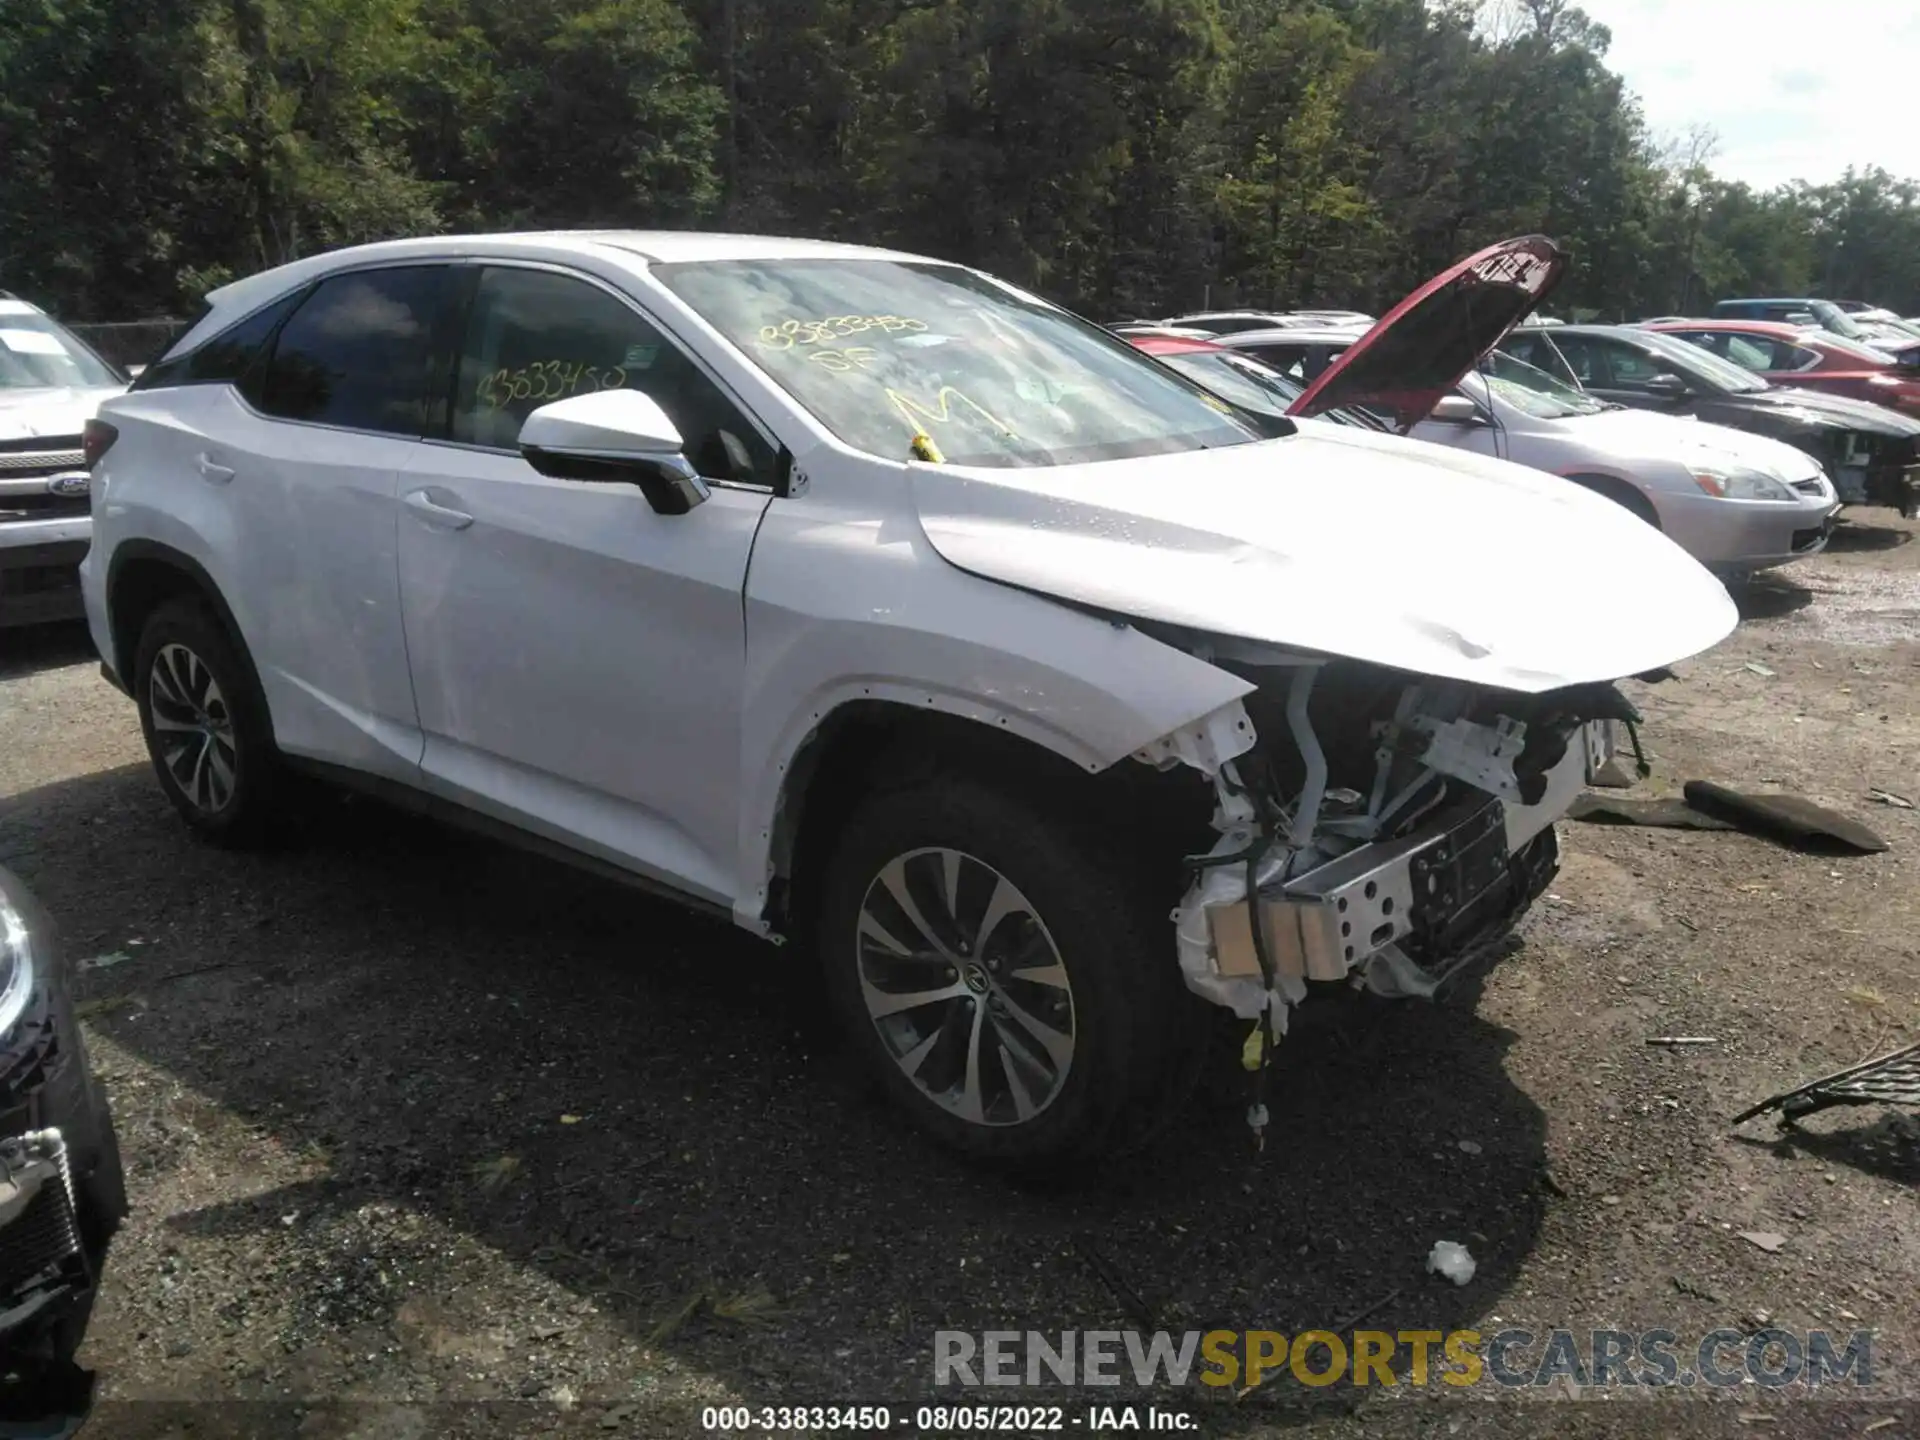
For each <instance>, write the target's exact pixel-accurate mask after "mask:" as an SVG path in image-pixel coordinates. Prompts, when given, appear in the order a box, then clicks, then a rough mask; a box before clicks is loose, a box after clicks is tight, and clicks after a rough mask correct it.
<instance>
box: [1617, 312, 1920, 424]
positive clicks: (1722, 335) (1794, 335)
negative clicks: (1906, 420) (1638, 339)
mask: <svg viewBox="0 0 1920 1440" xmlns="http://www.w3.org/2000/svg"><path fill="white" fill-rule="evenodd" d="M1642 328H1645V329H1648V330H1653V331H1656V332H1657V333H1659V334H1663V335H1673V336H1677V337H1678V338H1680V339H1682V340H1687V341H1691V342H1692V343H1693V344H1695V345H1698V346H1700V347H1701V348H1702V349H1704V350H1708V351H1710V352H1712V353H1713V354H1715V355H1718V356H1719V357H1720V358H1721V359H1722V360H1731V361H1732V362H1733V363H1734V364H1736V365H1738V366H1739V367H1740V368H1741V369H1743V370H1751V371H1752V372H1753V373H1754V374H1756V375H1758V376H1759V377H1760V378H1761V379H1763V380H1766V381H1768V382H1769V383H1770V384H1774V385H1786V386H1795V387H1798V388H1800V389H1805V390H1819V391H1821V392H1823V393H1825V394H1829V395H1848V396H1851V397H1852V398H1853V399H1855V400H1866V401H1870V402H1871V403H1873V404H1875V405H1888V406H1892V407H1893V408H1894V409H1896V410H1913V411H1920V366H1915V365H1910V364H1901V363H1900V362H1899V361H1897V360H1895V359H1894V358H1893V357H1892V356H1891V355H1889V354H1887V353H1886V352H1885V351H1884V350H1877V349H1875V348H1874V347H1873V346H1871V345H1867V344H1863V343H1862V342H1860V341H1857V340H1847V339H1843V338H1842V337H1840V336H1838V335H1835V334H1833V333H1832V332H1830V331H1827V330H1803V329H1797V328H1795V327H1794V326H1792V325H1780V324H1774V323H1772V322H1770V321H1766V320H1676V321H1662V322H1660V323H1657V324H1653V323H1649V324H1647V325H1645V326H1643V327H1642Z"/></svg>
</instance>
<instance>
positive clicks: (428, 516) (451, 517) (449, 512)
mask: <svg viewBox="0 0 1920 1440" xmlns="http://www.w3.org/2000/svg"><path fill="white" fill-rule="evenodd" d="M406 506H407V508H408V509H409V510H411V511H413V513H414V514H416V515H418V516H419V517H420V518H421V520H423V521H425V522H426V523H427V524H428V525H431V526H432V527H433V528H434V529H436V530H464V529H466V528H467V527H468V526H469V525H471V524H473V516H471V515H469V514H467V512H466V511H464V510H454V509H450V508H449V507H447V506H445V505H441V504H439V503H438V502H436V501H435V500H434V498H433V492H432V491H430V490H410V491H408V492H407V499H406Z"/></svg>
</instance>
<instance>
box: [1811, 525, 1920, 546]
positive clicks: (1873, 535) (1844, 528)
mask: <svg viewBox="0 0 1920 1440" xmlns="http://www.w3.org/2000/svg"><path fill="white" fill-rule="evenodd" d="M1912 543H1913V532H1912V531H1911V530H1901V529H1897V528H1895V527H1894V526H1891V525H1869V524H1866V523H1863V522H1862V521H1859V520H1854V519H1846V520H1842V521H1841V522H1840V523H1839V524H1838V525H1836V526H1834V528H1833V534H1831V535H1829V536H1828V537H1827V549H1829V550H1833V551H1839V552H1842V553H1861V552H1870V551H1875V550H1898V549H1899V548H1900V547H1901V546H1902V545H1911V544H1912Z"/></svg>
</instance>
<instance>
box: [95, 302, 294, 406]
mask: <svg viewBox="0 0 1920 1440" xmlns="http://www.w3.org/2000/svg"><path fill="white" fill-rule="evenodd" d="M306 295H307V292H306V291H305V290H296V291H294V292H293V293H292V294H291V295H284V296H282V297H281V298H280V299H278V300H276V301H274V302H273V304H271V305H268V306H266V307H265V308H264V309H261V310H256V311H254V312H253V313H252V314H251V315H249V316H247V317H246V318H245V319H243V320H240V321H237V322H235V323H234V324H232V325H229V326H228V327H227V328H226V329H225V330H222V331H221V332H220V333H219V334H217V335H215V336H213V337H212V338H211V339H209V340H206V341H204V342H202V343H201V344H199V345H196V346H194V347H193V349H191V350H189V351H187V353H186V354H184V355H174V356H170V357H169V358H167V359H165V360H162V361H161V362H160V363H159V364H157V365H152V366H149V367H148V368H147V369H146V370H144V371H142V372H141V374H140V378H139V379H138V380H136V381H135V382H134V384H133V388H134V389H136V390H160V389H164V388H166V387H168V386H171V385H227V384H238V383H239V382H240V381H241V380H242V378H243V377H244V378H246V379H248V380H249V381H250V382H251V383H250V384H248V385H244V386H242V387H241V388H242V389H243V390H244V391H245V392H246V395H247V398H248V399H250V400H252V401H254V402H255V403H256V404H257V403H259V399H260V396H259V381H260V378H261V376H262V374H263V373H264V370H265V366H264V364H263V363H261V362H262V360H263V357H264V356H265V353H266V347H267V344H268V342H270V341H271V340H272V339H273V332H274V331H276V330H278V329H279V328H280V322H281V321H283V320H285V319H286V318H287V316H289V315H291V314H292V313H293V312H294V309H295V308H296V307H297V306H298V305H299V304H300V302H301V301H302V300H304V299H305V298H306Z"/></svg>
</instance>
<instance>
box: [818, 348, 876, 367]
mask: <svg viewBox="0 0 1920 1440" xmlns="http://www.w3.org/2000/svg"><path fill="white" fill-rule="evenodd" d="M879 358H880V352H879V351H878V350H875V349H874V348H873V347H872V346H871V345H849V346H848V347H847V348H846V349H844V350H809V351H808V352H807V359H808V360H809V361H811V362H812V363H813V364H815V365H818V366H819V367H820V368H821V369H823V370H832V371H835V372H836V373H838V372H844V371H847V370H865V369H866V368H867V367H868V366H869V365H871V364H873V362H874V361H875V360H877V359H879Z"/></svg>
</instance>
